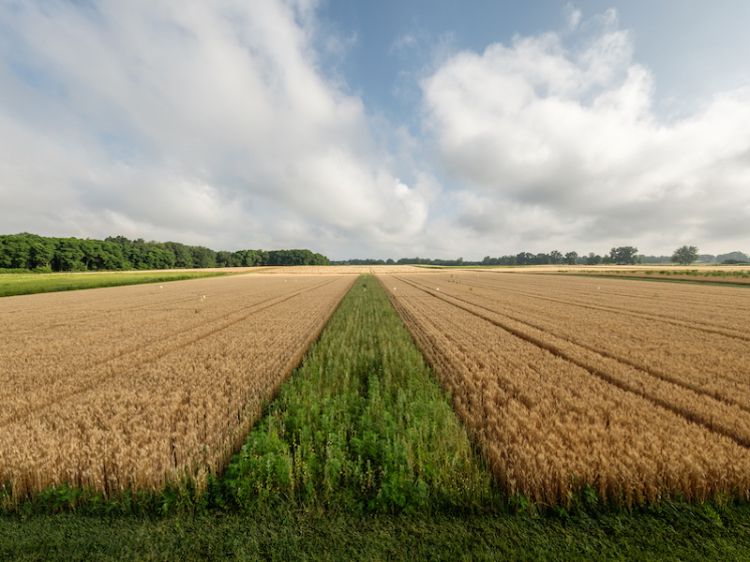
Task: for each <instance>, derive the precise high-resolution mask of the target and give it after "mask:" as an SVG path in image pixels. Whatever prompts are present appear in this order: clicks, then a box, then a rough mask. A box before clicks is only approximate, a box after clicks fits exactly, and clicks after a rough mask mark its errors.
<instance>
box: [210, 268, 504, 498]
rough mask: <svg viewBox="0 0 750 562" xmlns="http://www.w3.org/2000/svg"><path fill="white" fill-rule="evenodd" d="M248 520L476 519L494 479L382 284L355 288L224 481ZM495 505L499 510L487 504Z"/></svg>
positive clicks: (365, 282) (370, 280) (361, 282)
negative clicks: (278, 516)
mask: <svg viewBox="0 0 750 562" xmlns="http://www.w3.org/2000/svg"><path fill="white" fill-rule="evenodd" d="M222 489H223V493H222V496H223V497H224V498H226V499H227V500H228V501H230V502H231V503H234V504H236V505H238V506H240V507H242V508H244V509H249V510H255V509H258V508H259V507H265V506H268V505H278V504H280V503H287V502H291V503H292V504H293V505H296V506H300V507H308V508H309V507H323V508H327V509H329V510H330V509H337V510H342V509H345V510H349V511H352V510H354V511H378V512H401V511H415V510H437V509H449V510H454V511H455V510H476V509H481V508H482V507H486V506H488V505H492V504H493V503H495V504H496V505H497V504H499V503H500V499H499V498H498V497H497V493H496V491H495V489H494V487H493V484H492V478H491V476H490V474H489V472H488V471H487V470H485V468H484V467H483V466H482V464H481V462H480V460H479V458H478V457H477V456H476V455H475V454H474V452H473V451H472V448H471V445H470V442H469V439H468V437H467V434H466V431H465V430H464V428H463V426H462V425H461V424H460V423H459V422H458V420H457V418H456V416H455V414H454V413H453V410H452V409H451V406H450V404H449V401H448V399H447V397H446V396H445V394H444V393H443V391H442V390H441V389H440V387H439V385H438V384H437V382H436V380H435V378H434V376H433V374H432V372H431V370H430V369H429V368H428V367H427V365H426V364H425V361H424V359H423V357H422V354H421V353H420V351H419V350H418V349H417V348H416V346H415V345H414V342H413V341H412V339H411V336H410V335H409V333H408V331H407V330H406V328H405V327H404V325H403V323H402V322H401V319H400V318H399V316H398V314H397V313H396V311H395V310H394V309H393V307H392V306H391V304H390V302H389V300H388V297H387V296H386V294H385V292H384V291H383V289H382V287H381V286H380V284H379V283H378V282H377V281H376V280H375V278H374V277H372V276H363V277H361V278H360V279H358V280H357V282H356V283H355V284H354V286H353V287H352V289H351V290H350V291H349V293H348V294H347V296H346V297H345V298H344V300H343V301H342V303H341V305H340V307H339V309H338V311H337V312H336V314H334V316H333V317H332V318H331V321H330V323H329V324H328V326H326V329H325V331H324V332H323V334H322V337H321V338H320V340H319V341H318V342H317V343H316V344H315V345H314V346H313V348H312V349H311V350H310V352H309V353H308V355H307V357H306V359H305V362H304V364H303V365H302V366H301V367H300V368H299V369H298V370H297V371H296V372H295V373H294V375H293V376H292V378H291V379H290V381H289V382H288V383H287V384H286V385H285V386H284V387H283V388H282V390H281V392H280V394H279V396H278V397H277V399H276V400H275V401H274V402H273V403H272V404H271V405H270V407H269V408H268V411H267V414H266V416H265V417H264V419H263V420H262V422H261V423H259V424H258V425H257V426H256V427H255V428H254V429H253V431H252V432H251V433H250V435H249V437H248V439H247V442H246V444H245V446H244V447H243V448H242V451H241V452H240V454H239V455H237V456H236V458H235V459H234V460H233V462H232V463H231V464H230V466H229V468H228V470H227V471H226V474H225V475H224V478H223V486H222ZM493 500H497V501H496V502H493Z"/></svg>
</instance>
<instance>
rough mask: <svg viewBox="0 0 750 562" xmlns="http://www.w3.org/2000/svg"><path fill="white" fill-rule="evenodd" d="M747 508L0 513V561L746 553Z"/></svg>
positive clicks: (699, 557) (723, 556)
mask: <svg viewBox="0 0 750 562" xmlns="http://www.w3.org/2000/svg"><path fill="white" fill-rule="evenodd" d="M749 527H750V509H748V508H743V509H733V510H728V511H718V512H713V511H711V512H707V511H704V510H703V509H699V508H691V509H687V508H685V509H679V510H672V509H665V510H662V511H659V512H646V513H640V514H628V513H611V514H603V515H600V516H596V517H589V516H584V515H582V516H579V517H575V518H572V519H559V518H550V517H530V516H528V515H510V516H509V515H493V516H486V515H465V516H454V515H446V514H437V515H433V516H430V517H425V516H413V515H390V514H376V515H370V516H367V517H360V516H353V515H351V514H344V513H339V514H329V515H325V516H323V515H320V514H310V513H304V514H293V513H288V512H282V511H279V512H277V513H275V514H264V515H255V516H254V515H250V514H248V515H197V516H195V517H192V516H179V517H169V518H164V519H139V518H133V517H126V518H114V519H97V518H90V517H79V516H74V515H55V516H49V517H46V518H42V517H35V518H31V519H19V518H7V517H6V518H3V517H0V560H24V561H32V560H33V561H48V562H54V561H61V562H73V561H89V560H97V561H104V560H117V561H120V560H122V561H130V560H134V561H135V560H138V561H151V560H165V561H166V560H170V561H171V560H180V561H181V562H192V561H194V560H195V561H198V560H222V561H223V560H283V561H287V560H337V561H338V560H352V561H356V560H363V561H365V560H366V561H371V560H393V561H397V560H408V561H412V562H415V561H418V560H450V561H453V560H623V561H624V560H654V561H678V560H680V561H685V560H696V561H705V560H721V561H725V560H732V561H742V560H750V528H749Z"/></svg>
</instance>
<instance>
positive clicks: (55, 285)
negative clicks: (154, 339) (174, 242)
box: [0, 271, 229, 297]
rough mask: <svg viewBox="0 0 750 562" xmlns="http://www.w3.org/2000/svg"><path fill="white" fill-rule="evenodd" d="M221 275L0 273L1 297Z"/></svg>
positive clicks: (209, 272) (223, 273) (119, 272)
mask: <svg viewBox="0 0 750 562" xmlns="http://www.w3.org/2000/svg"><path fill="white" fill-rule="evenodd" d="M228 274H229V272H223V271H169V272H167V271H165V272H154V271H148V272H146V271H116V272H115V271H113V272H106V273H0V297H10V296H14V295H30V294H34V293H51V292H57V291H75V290H78V289H96V288H100V287H117V286H120V285H138V284H141V283H164V282H167V281H181V280H183V279H197V278H199V277H218V276H221V275H228Z"/></svg>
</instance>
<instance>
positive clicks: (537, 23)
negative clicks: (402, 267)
mask: <svg viewBox="0 0 750 562" xmlns="http://www.w3.org/2000/svg"><path fill="white" fill-rule="evenodd" d="M749 21H750V3H747V2H743V1H719V2H713V3H707V2H698V1H695V0H684V1H662V2H647V1H643V0H638V1H628V2H614V1H613V2H600V1H592V0H588V1H580V2H561V1H553V0H539V1H536V2H522V1H520V0H513V1H505V2H497V1H496V2H489V1H477V2H460V3H459V2H448V1H445V0H437V1H421V0H420V1H414V2H405V1H403V2H397V1H393V0H385V1H380V2H353V1H345V0H327V1H326V0H322V1H320V2H318V1H315V0H255V1H252V2H250V1H246V0H216V1H215V2H210V3H206V2H198V1H195V2H192V1H190V2H178V1H177V0H162V1H160V2H149V1H146V0H132V1H131V2H128V3H127V4H126V3H122V2H116V1H114V0H86V1H79V2H64V1H61V0H28V1H24V2H15V1H9V2H5V3H3V4H0V198H2V201H3V205H2V206H0V226H1V227H0V230H2V231H3V232H18V231H32V232H39V233H41V234H49V235H76V236H89V237H102V236H107V235H109V234H124V235H127V236H131V237H144V238H147V239H158V240H167V239H173V240H179V241H183V242H188V243H200V244H206V245H208V246H211V247H214V248H226V249H236V248H244V247H264V248H280V247H310V248H312V249H315V250H317V251H322V252H324V253H326V254H328V255H330V256H331V257H334V258H346V257H364V256H372V257H400V256H407V255H411V256H413V255H417V254H418V255H421V256H435V257H458V256H462V257H464V258H466V259H474V258H481V257H482V256H484V255H500V254H504V253H516V252H519V251H521V250H528V251H550V250H552V249H559V250H562V251H568V250H577V251H579V252H588V251H596V252H604V251H607V250H608V248H609V247H610V246H612V245H619V244H634V245H637V246H638V247H639V248H640V249H641V250H642V251H643V252H646V253H667V252H670V251H671V250H672V249H674V248H675V247H677V246H678V245H681V244H696V245H698V246H699V247H700V248H701V249H702V250H703V251H706V252H724V251H730V250H744V251H748V250H750V235H748V231H747V228H746V226H745V225H746V224H747V223H748V220H750V188H749V187H748V186H750V70H749V69H748V67H747V64H746V60H745V58H746V53H747V52H750V39H749V38H748V36H747V33H746V28H747V22H749Z"/></svg>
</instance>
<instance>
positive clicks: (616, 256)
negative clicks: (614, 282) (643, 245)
mask: <svg viewBox="0 0 750 562" xmlns="http://www.w3.org/2000/svg"><path fill="white" fill-rule="evenodd" d="M609 259H610V261H611V262H613V263H616V264H618V265H630V264H634V263H638V248H636V247H634V246H619V247H617V248H612V249H611V250H610V251H609Z"/></svg>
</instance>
